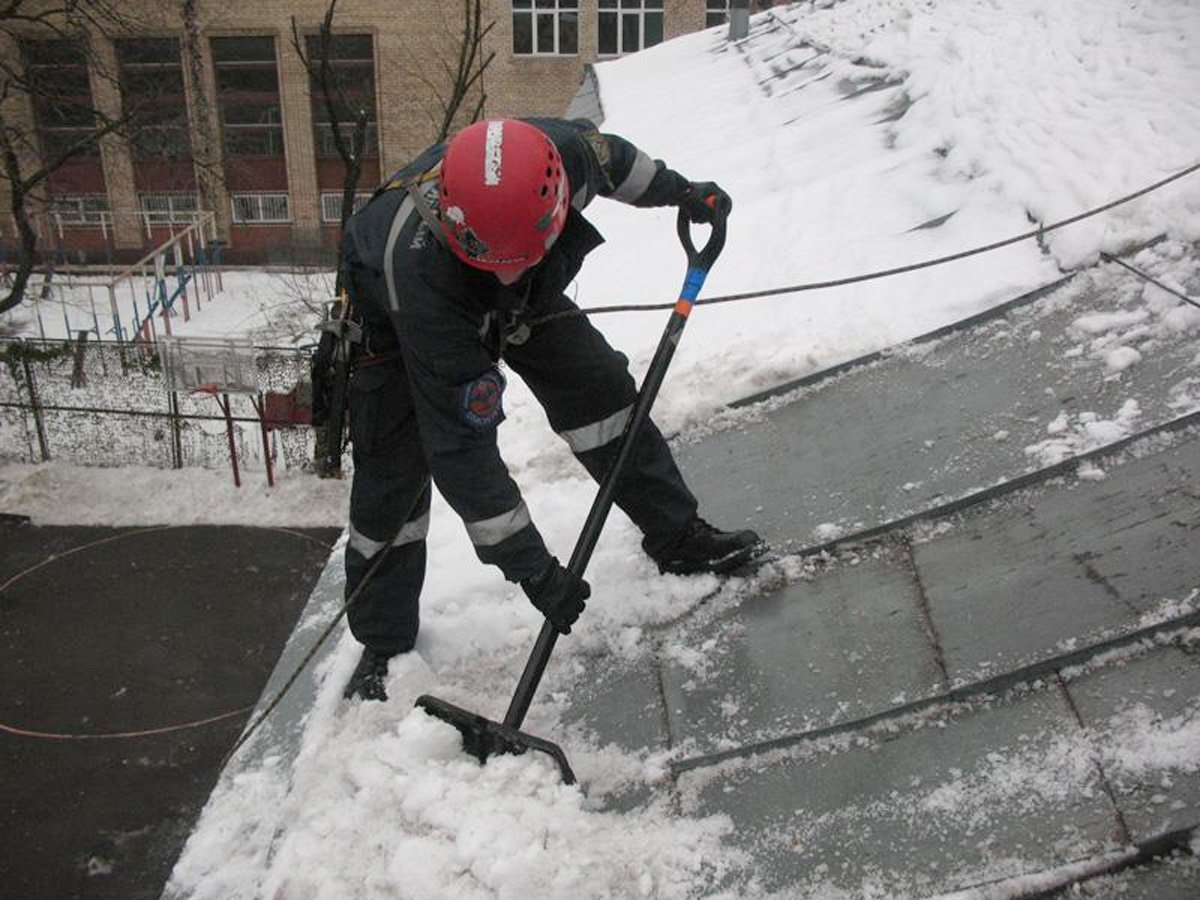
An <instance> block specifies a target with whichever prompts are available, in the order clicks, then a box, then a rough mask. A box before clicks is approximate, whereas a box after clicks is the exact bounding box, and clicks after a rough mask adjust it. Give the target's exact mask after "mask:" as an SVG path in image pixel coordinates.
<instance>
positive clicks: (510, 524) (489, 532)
mask: <svg viewBox="0 0 1200 900" xmlns="http://www.w3.org/2000/svg"><path fill="white" fill-rule="evenodd" d="M532 521H533V520H532V519H531V518H530V517H529V509H528V507H526V506H525V501H524V500H522V501H521V502H520V503H518V504H517V505H516V506H515V507H514V508H512V509H510V510H509V511H508V512H506V513H501V514H500V515H498V516H492V517H491V518H490V519H481V520H480V521H478V522H467V523H465V524H466V526H467V535H468V537H470V538H471V543H472V544H474V545H475V546H476V547H494V546H495V545H496V544H499V543H500V542H501V541H504V540H506V539H508V538H510V537H512V536H513V535H514V534H516V533H517V532H518V531H520V530H521V529H522V528H525V527H526V526H527V525H530V524H531V523H532Z"/></svg>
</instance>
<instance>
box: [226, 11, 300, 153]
mask: <svg viewBox="0 0 1200 900" xmlns="http://www.w3.org/2000/svg"><path fill="white" fill-rule="evenodd" d="M268 45H269V46H270V48H271V53H270V54H268V53H266V52H265V51H266V48H267V47H268ZM239 46H240V47H241V48H242V49H246V48H254V49H255V50H258V51H260V52H257V53H255V54H252V55H248V56H247V55H240V56H239V55H238V54H237V53H226V52H224V51H228V50H230V49H233V48H237V47H239ZM209 50H210V52H211V53H212V55H213V74H214V77H215V80H216V85H217V91H216V102H217V116H218V120H219V122H220V127H221V150H222V153H223V154H224V156H225V157H226V159H227V160H229V159H239V158H246V157H251V158H260V159H279V158H283V157H285V156H286V153H287V149H286V147H287V141H286V133H285V130H284V127H283V85H282V73H281V71H280V66H279V56H278V52H279V46H278V41H277V40H276V38H275V36H274V35H270V34H254V35H239V36H233V37H230V36H225V35H219V34H218V35H212V36H211V37H209ZM239 72H249V73H257V74H258V76H259V77H260V78H264V84H263V85H252V84H250V83H246V84H242V85H240V86H236V87H234V86H231V85H229V83H228V78H229V76H230V74H231V73H234V74H235V75H236V73H239ZM268 73H269V74H270V76H271V79H272V84H271V86H270V88H269V89H267V88H266V85H265V76H266V75H267V74H268ZM235 108H236V109H239V110H243V111H244V110H247V109H250V110H254V111H256V113H257V115H258V117H259V118H258V120H257V121H254V122H247V121H235V122H230V121H228V118H229V112H228V111H229V110H231V109H235ZM240 141H244V142H246V143H244V144H242V143H239V142H240ZM248 149H249V152H248Z"/></svg>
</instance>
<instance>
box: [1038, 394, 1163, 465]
mask: <svg viewBox="0 0 1200 900" xmlns="http://www.w3.org/2000/svg"><path fill="white" fill-rule="evenodd" d="M1141 415H1142V410H1141V407H1139V406H1138V402H1137V401H1136V400H1126V401H1125V402H1124V403H1122V404H1121V408H1120V409H1118V410H1117V412H1116V415H1115V416H1113V418H1111V419H1103V418H1101V417H1100V415H1099V414H1098V413H1094V412H1081V413H1076V414H1074V415H1072V414H1071V413H1068V412H1065V411H1064V412H1061V413H1059V414H1058V415H1057V416H1056V417H1055V418H1054V420H1053V421H1051V422H1050V424H1048V425H1047V426H1046V431H1047V432H1048V433H1049V434H1051V435H1052V437H1049V438H1047V439H1046V440H1044V441H1039V442H1038V443H1036V444H1030V445H1029V446H1028V447H1026V448H1025V453H1026V455H1027V456H1029V457H1030V458H1031V459H1032V460H1033V461H1035V462H1036V464H1037V467H1038V468H1044V467H1046V466H1053V465H1057V464H1058V463H1060V462H1063V461H1064V460H1067V459H1071V458H1072V457H1075V456H1079V455H1080V454H1081V453H1086V452H1087V451H1088V450H1095V449H1096V448H1097V447H1103V446H1105V445H1106V444H1112V443H1115V442H1116V441H1119V440H1121V439H1122V438H1126V437H1129V436H1130V435H1131V434H1133V433H1134V431H1136V430H1137V421H1138V419H1139V418H1140V417H1141Z"/></svg>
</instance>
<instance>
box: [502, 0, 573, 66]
mask: <svg viewBox="0 0 1200 900" xmlns="http://www.w3.org/2000/svg"><path fill="white" fill-rule="evenodd" d="M512 26H513V53H515V54H516V55H517V56H553V55H560V56H568V55H573V54H576V53H578V52H579V0H512Z"/></svg>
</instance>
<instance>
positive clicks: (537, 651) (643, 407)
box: [504, 211, 725, 729]
mask: <svg viewBox="0 0 1200 900" xmlns="http://www.w3.org/2000/svg"><path fill="white" fill-rule="evenodd" d="M679 239H680V240H681V241H682V242H683V249H684V250H686V251H687V256H688V270H687V275H686V277H685V278H684V281H683V289H682V290H681V291H680V293H679V301H678V302H677V303H676V304H675V309H674V311H673V312H672V313H671V317H670V319H668V320H667V327H666V329H665V330H664V331H663V335H662V338H661V339H660V340H659V342H658V349H657V350H655V351H654V357H653V358H652V359H651V360H650V367H649V369H647V371H646V376H645V379H644V380H643V381H642V386H641V389H640V390H639V391H638V395H637V400H636V401H635V403H634V405H633V412H632V414H631V415H630V417H629V422H628V423H627V424H626V425H625V432H624V433H623V434H622V435H621V443H620V445H619V448H618V450H617V455H616V458H615V459H614V460H613V462H612V464H611V467H610V468H609V470H608V474H606V475H605V476H604V480H603V481H602V482H601V484H600V490H599V491H598V492H597V493H596V498H595V500H593V501H592V508H591V510H590V511H589V512H588V516H587V519H586V521H584V523H583V529H582V530H581V531H580V533H579V539H578V540H577V541H576V543H575V550H574V552H573V553H572V554H571V561H570V563H569V564H568V565H567V570H568V571H570V572H571V574H573V575H575V576H577V577H579V578H582V577H583V575H584V572H585V571H586V570H587V566H588V562H589V561H590V560H591V558H592V550H594V549H595V547H596V542H597V541H598V540H599V539H600V532H601V530H602V529H603V528H604V521H605V519H607V518H608V512H609V510H610V509H611V508H612V505H613V502H614V498H615V496H616V491H617V483H618V482H619V481H620V479H621V475H622V473H623V472H624V470H625V466H626V465H627V463H628V462H629V458H630V456H632V455H633V446H634V442H635V441H636V440H637V438H638V434H639V433H640V432H641V429H642V426H643V425H645V423H646V422H647V421H648V420H649V418H650V408H651V407H652V406H653V405H654V400H655V398H656V397H657V396H658V389H659V388H660V387H662V383H663V379H664V378H665V377H666V374H667V367H668V366H669V365H670V364H671V358H672V357H673V356H674V355H675V348H676V347H677V346H678V344H679V338H680V337H681V335H682V333H683V328H684V326H685V325H686V324H687V320H688V315H689V314H690V313H691V311H692V306H693V305H694V304H695V302H696V298H697V297H698V296H699V294H700V289H701V288H702V287H703V286H704V280H705V278H707V277H708V269H709V267H710V266H711V265H712V264H713V263H714V262H715V261H716V259H717V256H718V255H719V254H720V253H721V248H722V247H724V246H725V215H724V214H718V215H717V216H716V218H715V219H714V220H713V223H712V234H711V235H709V238H708V243H706V244H705V245H704V247H703V248H702V249H700V250H697V249H696V246H695V244H693V243H692V234H691V221H690V220H689V219H688V218H687V216H686V215H684V213H683V212H682V211H680V213H679ZM557 640H558V632H557V631H555V630H554V626H553V625H551V624H550V620H549V619H547V620H546V621H545V622H543V623H542V629H541V631H540V632H538V637H537V641H536V642H535V643H534V645H533V651H532V652H531V653H530V654H529V660H528V662H526V663H525V670H524V671H523V672H522V673H521V680H520V681H519V682H518V684H517V690H516V692H515V693H514V694H513V698H512V702H511V703H510V704H509V706H508V712H507V714H505V716H504V725H505V727H507V728H514V729H519V728H520V727H521V723H522V722H524V721H525V713H527V712H528V711H529V704H530V703H532V702H533V695H534V693H535V692H536V691H537V687H538V684H539V683H540V682H541V680H542V674H543V673H544V672H545V670H546V664H547V663H549V661H550V654H551V653H553V652H554V644H555V643H556V642H557Z"/></svg>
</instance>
